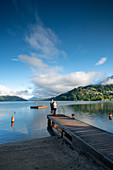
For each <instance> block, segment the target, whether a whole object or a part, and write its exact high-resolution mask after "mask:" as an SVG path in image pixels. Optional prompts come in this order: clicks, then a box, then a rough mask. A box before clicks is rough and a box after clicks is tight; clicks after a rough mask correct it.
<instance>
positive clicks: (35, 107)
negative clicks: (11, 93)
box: [30, 106, 48, 109]
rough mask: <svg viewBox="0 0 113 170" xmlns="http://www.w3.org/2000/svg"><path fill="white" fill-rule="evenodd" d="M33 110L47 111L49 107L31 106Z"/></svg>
mask: <svg viewBox="0 0 113 170" xmlns="http://www.w3.org/2000/svg"><path fill="white" fill-rule="evenodd" d="M30 108H31V109H47V108H48V106H30Z"/></svg>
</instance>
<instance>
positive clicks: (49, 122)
mask: <svg viewBox="0 0 113 170" xmlns="http://www.w3.org/2000/svg"><path fill="white" fill-rule="evenodd" d="M48 128H49V129H51V128H52V127H51V120H50V119H49V118H48Z"/></svg>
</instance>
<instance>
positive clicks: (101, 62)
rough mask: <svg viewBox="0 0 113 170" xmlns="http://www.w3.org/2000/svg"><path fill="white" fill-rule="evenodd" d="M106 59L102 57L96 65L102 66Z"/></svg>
mask: <svg viewBox="0 0 113 170" xmlns="http://www.w3.org/2000/svg"><path fill="white" fill-rule="evenodd" d="M106 60H107V58H106V57H103V58H101V59H100V60H99V61H98V62H97V63H96V65H101V64H104V63H105V62H106Z"/></svg>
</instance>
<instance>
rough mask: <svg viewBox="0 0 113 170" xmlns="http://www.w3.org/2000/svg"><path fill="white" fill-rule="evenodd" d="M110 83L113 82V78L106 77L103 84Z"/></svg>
mask: <svg viewBox="0 0 113 170" xmlns="http://www.w3.org/2000/svg"><path fill="white" fill-rule="evenodd" d="M110 84H113V79H111V78H108V79H106V80H105V81H103V83H102V85H110Z"/></svg>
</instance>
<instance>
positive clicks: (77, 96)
mask: <svg viewBox="0 0 113 170" xmlns="http://www.w3.org/2000/svg"><path fill="white" fill-rule="evenodd" d="M54 100H61V101H62V100H64V101H67V100H71V101H76V100H83V101H98V100H100V101H111V100H113V85H88V86H85V87H78V88H74V89H73V90H71V91H69V92H67V93H63V94H61V95H58V96H57V97H55V98H54Z"/></svg>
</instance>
